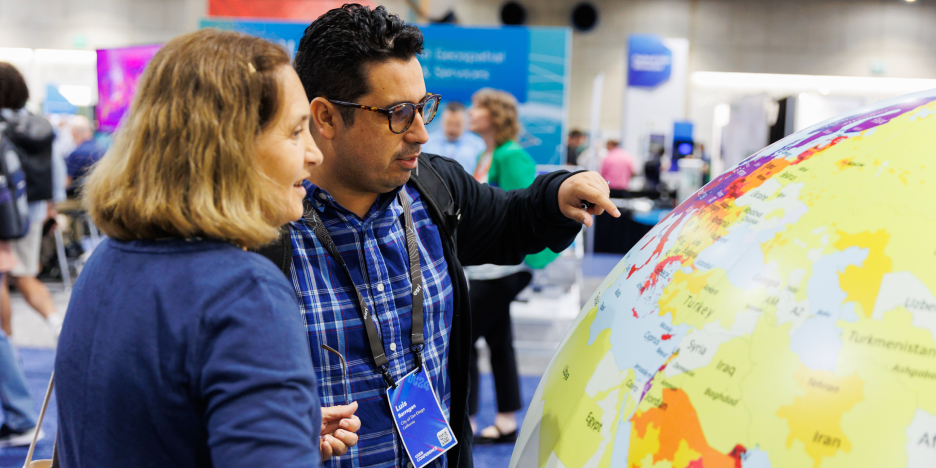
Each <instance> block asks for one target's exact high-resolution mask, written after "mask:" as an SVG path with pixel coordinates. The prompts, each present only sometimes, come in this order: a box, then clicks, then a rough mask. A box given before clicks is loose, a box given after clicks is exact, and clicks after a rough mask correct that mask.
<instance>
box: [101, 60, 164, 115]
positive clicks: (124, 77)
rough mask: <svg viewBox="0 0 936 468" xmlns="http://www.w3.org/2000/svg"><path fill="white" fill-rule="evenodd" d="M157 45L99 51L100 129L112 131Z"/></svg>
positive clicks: (125, 109)
mask: <svg viewBox="0 0 936 468" xmlns="http://www.w3.org/2000/svg"><path fill="white" fill-rule="evenodd" d="M160 47H161V46H160V45H145V46H136V47H123V48H119V49H98V51H97V75H98V106H97V119H98V123H99V125H100V127H99V129H100V130H101V131H104V132H113V131H114V130H116V129H117V126H118V125H119V124H120V121H121V119H122V118H123V116H124V114H126V113H127V110H128V109H130V103H131V102H133V95H134V94H135V93H136V89H137V81H138V80H139V79H140V75H142V74H143V69H145V68H146V64H147V63H149V61H150V59H152V58H153V55H155V54H156V51H157V50H159V48H160Z"/></svg>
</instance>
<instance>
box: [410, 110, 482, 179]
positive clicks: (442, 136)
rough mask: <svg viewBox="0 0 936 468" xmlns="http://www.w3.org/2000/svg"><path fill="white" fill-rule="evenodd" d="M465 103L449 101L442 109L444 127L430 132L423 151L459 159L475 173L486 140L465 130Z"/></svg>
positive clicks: (463, 165)
mask: <svg viewBox="0 0 936 468" xmlns="http://www.w3.org/2000/svg"><path fill="white" fill-rule="evenodd" d="M466 120H467V119H466V116H465V105H464V104H462V103H460V102H458V101H449V102H448V104H446V105H445V110H443V111H442V128H441V130H437V131H435V132H433V133H430V134H429V141H427V142H426V144H425V145H423V151H425V152H427V153H432V154H438V155H440V156H445V157H448V158H452V159H454V160H455V161H458V164H461V165H462V167H464V168H465V170H466V171H468V173H469V174H470V173H473V172H474V170H475V165H476V164H477V162H478V155H479V154H481V152H483V151H484V140H482V139H481V137H479V136H478V135H475V134H474V133H472V132H466V131H465V123H466Z"/></svg>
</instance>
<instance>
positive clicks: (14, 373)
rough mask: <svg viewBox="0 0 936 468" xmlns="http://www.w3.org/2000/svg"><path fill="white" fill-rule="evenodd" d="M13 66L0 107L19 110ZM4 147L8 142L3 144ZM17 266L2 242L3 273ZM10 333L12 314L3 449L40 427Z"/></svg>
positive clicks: (1, 69) (0, 358) (1, 351)
mask: <svg viewBox="0 0 936 468" xmlns="http://www.w3.org/2000/svg"><path fill="white" fill-rule="evenodd" d="M10 68H12V65H9V64H5V63H0V109H20V108H22V107H23V106H24V105H26V99H27V98H28V97H29V91H28V90H27V89H26V82H25V81H23V80H21V79H19V80H18V79H16V77H20V78H22V76H21V75H20V74H19V72H16V70H15V69H13V72H16V73H15V74H13V73H11V72H10V70H9V69H10ZM11 77H12V79H11ZM7 138H8V137H7V135H6V134H5V133H0V139H7ZM3 146H6V145H5V144H4V145H0V147H3ZM7 193H9V192H7ZM14 265H16V257H15V256H14V255H13V250H12V247H11V245H10V242H9V241H0V276H3V277H6V275H7V273H8V272H9V271H10V270H11V269H13V266H14ZM9 333H10V322H9V316H6V317H5V320H4V321H3V326H2V327H0V411H2V412H0V415H2V419H3V425H0V448H5V447H17V446H24V445H29V443H30V442H32V438H33V435H34V434H35V432H36V431H37V430H38V429H39V428H38V427H37V425H36V422H37V418H36V412H35V410H34V409H33V404H34V403H33V400H32V397H31V396H30V395H29V389H28V388H27V387H26V376H25V375H24V374H23V369H22V367H20V363H19V357H18V356H17V355H16V350H15V349H14V348H13V345H12V344H11V343H10V340H9V338H8V335H9ZM40 437H42V433H41V432H40Z"/></svg>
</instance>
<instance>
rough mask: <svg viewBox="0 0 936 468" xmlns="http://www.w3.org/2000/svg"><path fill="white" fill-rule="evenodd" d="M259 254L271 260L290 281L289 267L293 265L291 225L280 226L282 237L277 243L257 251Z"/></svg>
mask: <svg viewBox="0 0 936 468" xmlns="http://www.w3.org/2000/svg"><path fill="white" fill-rule="evenodd" d="M257 253H258V254H260V255H263V256H264V257H266V258H268V259H270V261H271V262H273V263H274V264H275V265H276V267H277V268H279V269H280V271H282V272H283V274H284V275H286V279H289V267H290V266H291V264H292V241H291V240H290V239H289V225H288V224H284V225H282V226H280V235H279V238H277V239H276V240H275V241H273V242H270V243H269V244H267V245H264V246H263V247H260V248H259V249H257Z"/></svg>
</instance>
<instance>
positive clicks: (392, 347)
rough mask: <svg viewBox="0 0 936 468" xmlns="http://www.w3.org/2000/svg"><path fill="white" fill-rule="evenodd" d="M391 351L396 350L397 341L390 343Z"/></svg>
mask: <svg viewBox="0 0 936 468" xmlns="http://www.w3.org/2000/svg"><path fill="white" fill-rule="evenodd" d="M390 351H396V343H390Z"/></svg>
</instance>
